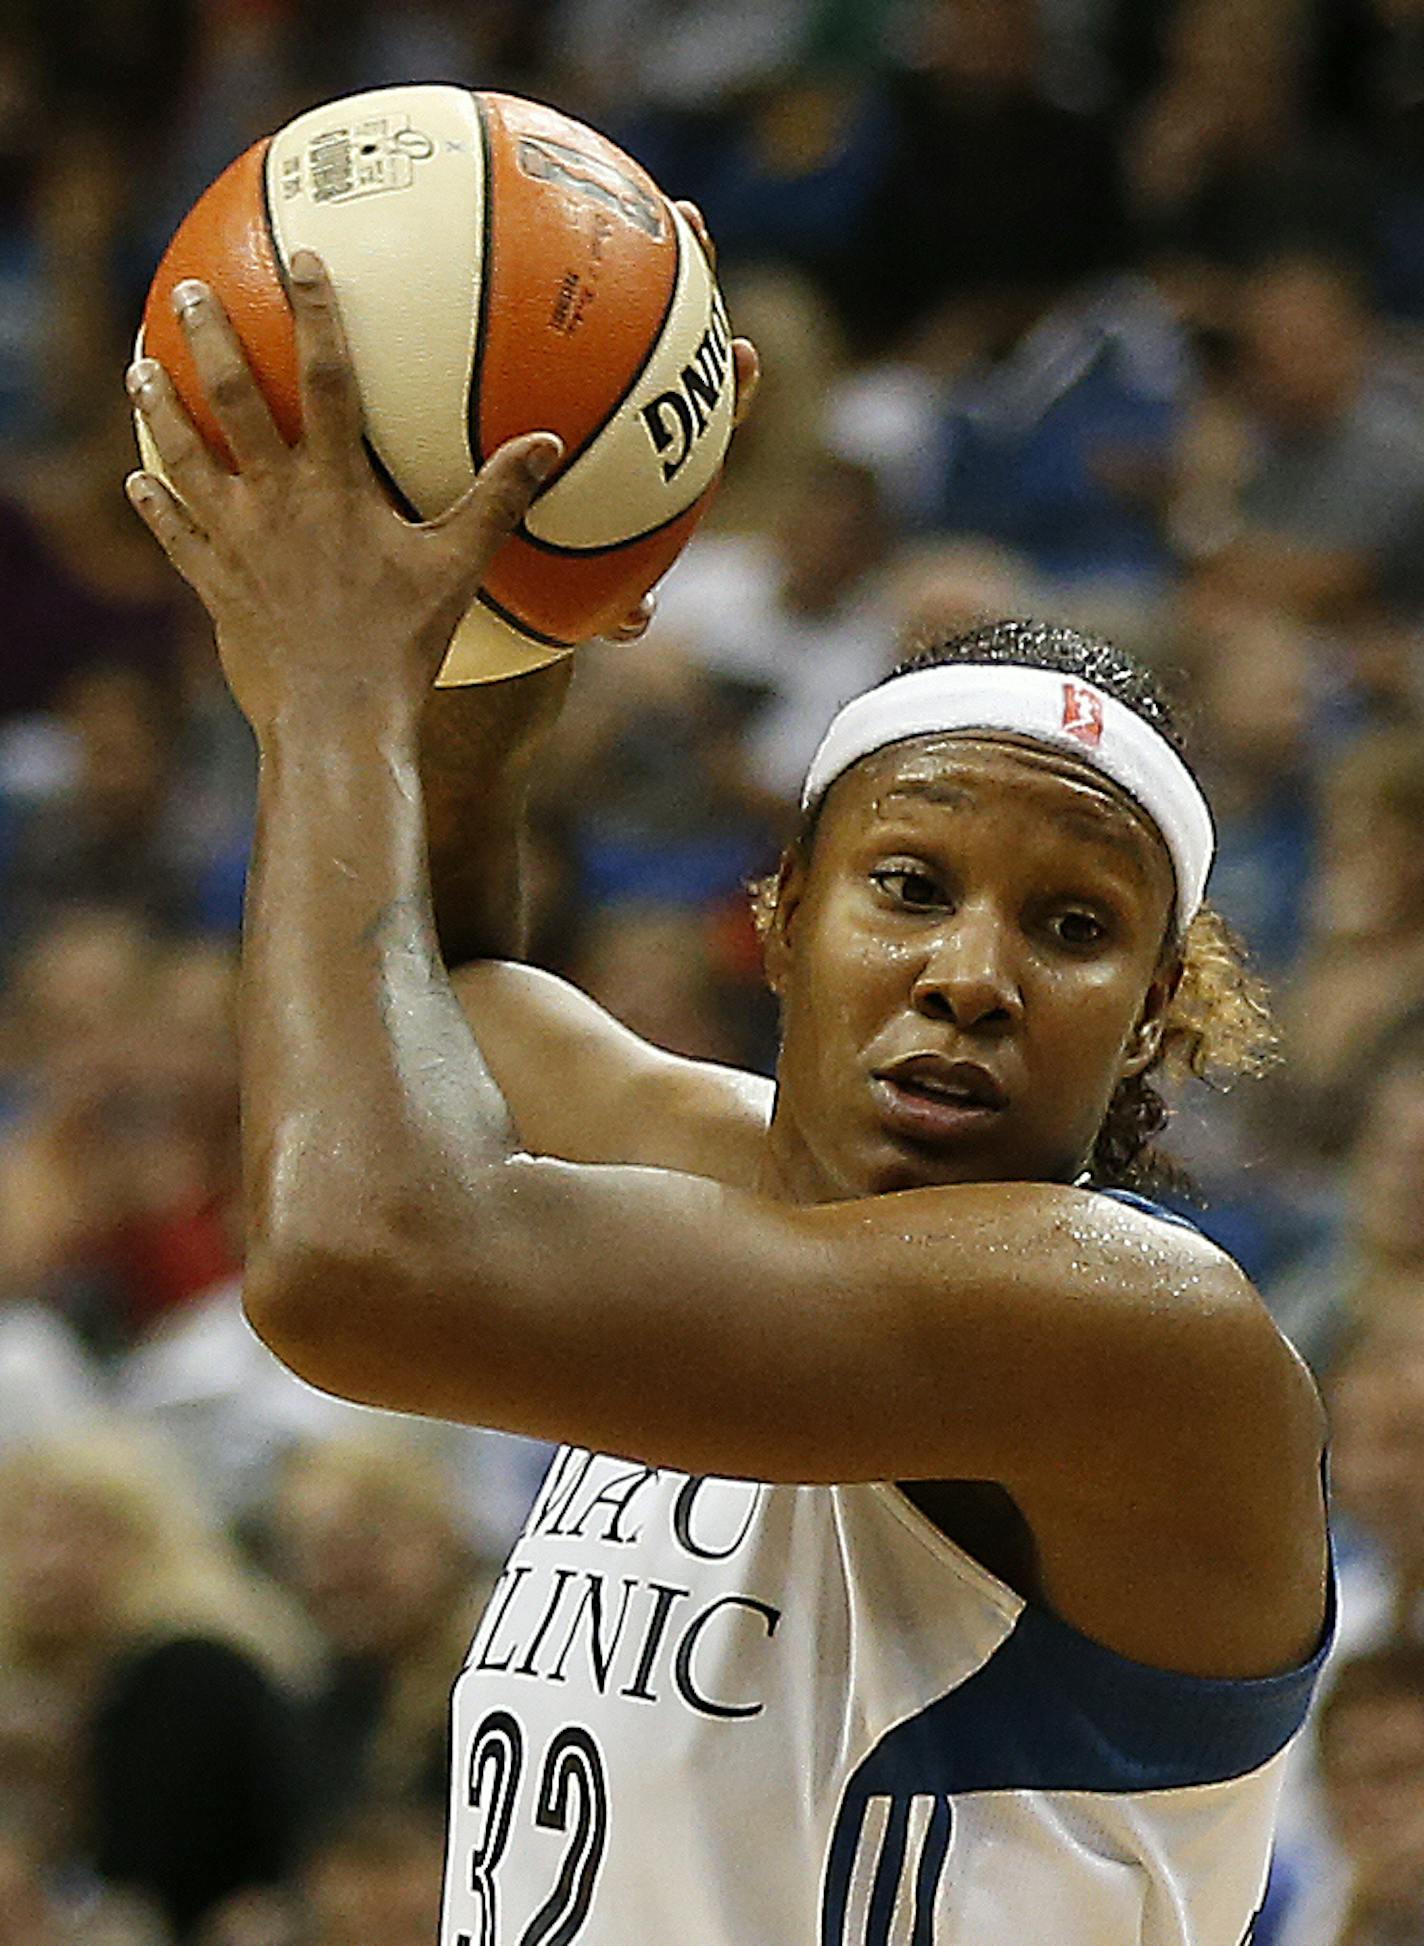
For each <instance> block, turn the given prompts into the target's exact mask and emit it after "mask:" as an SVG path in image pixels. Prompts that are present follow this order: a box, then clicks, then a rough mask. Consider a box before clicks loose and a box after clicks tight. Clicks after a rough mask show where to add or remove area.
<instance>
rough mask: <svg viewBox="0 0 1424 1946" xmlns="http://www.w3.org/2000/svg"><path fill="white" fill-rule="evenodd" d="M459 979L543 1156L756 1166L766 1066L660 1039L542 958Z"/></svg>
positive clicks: (766, 1098) (765, 1106)
mask: <svg viewBox="0 0 1424 1946" xmlns="http://www.w3.org/2000/svg"><path fill="white" fill-rule="evenodd" d="M452 984H453V986H454V989H455V993H456V996H457V998H458V999H459V1001H460V1005H461V1007H462V1008H463V1009H464V1012H465V1017H466V1019H467V1020H468V1021H469V1023H470V1026H471V1028H472V1030H473V1032H474V1035H475V1040H476V1042H477V1043H478V1046H479V1049H480V1053H481V1055H482V1057H483V1059H484V1061H485V1064H486V1066H487V1067H488V1068H489V1070H490V1072H491V1074H492V1075H493V1076H494V1079H495V1083H496V1085H497V1086H498V1088H499V1091H500V1093H501V1094H502V1095H503V1096H504V1099H505V1101H506V1103H507V1104H508V1107H509V1112H510V1115H511V1117H512V1119H513V1122H514V1125H515V1127H516V1129H517V1130H518V1132H519V1139H520V1141H521V1143H522V1144H523V1145H524V1146H525V1147H526V1148H527V1149H529V1150H530V1151H531V1152H532V1153H533V1154H535V1155H543V1156H558V1157H561V1158H562V1159H564V1160H565V1161H569V1162H589V1163H611V1162H624V1163H631V1164H646V1165H648V1166H650V1167H655V1168H665V1169H677V1170H687V1171H690V1172H692V1173H694V1174H712V1175H717V1176H728V1175H730V1176H733V1177H745V1176H746V1175H748V1173H749V1170H750V1156H749V1151H750V1149H751V1147H752V1146H753V1145H754V1144H755V1143H756V1142H757V1141H759V1139H760V1136H761V1134H762V1132H763V1130H764V1129H765V1125H766V1120H767V1116H768V1113H769V1103H770V1092H771V1089H770V1083H769V1082H767V1081H765V1080H763V1079H762V1078H761V1077H760V1076H758V1075H751V1074H743V1073H740V1072H738V1071H737V1070H735V1069H729V1068H722V1067H718V1066H716V1065H714V1064H713V1063H710V1062H704V1061H688V1060H683V1059H681V1058H679V1057H677V1056H675V1055H672V1054H668V1053H666V1052H664V1051H663V1050H662V1049H660V1048H656V1047H653V1046H652V1045H651V1044H650V1043H649V1042H647V1041H645V1040H643V1039H642V1037H641V1036H640V1035H638V1034H635V1033H633V1032H632V1031H631V1030H630V1029H629V1028H627V1027H625V1026H623V1024H622V1023H621V1022H620V1021H618V1020H615V1019H614V1017H613V1015H612V1014H610V1013H608V1012H607V1011H606V1010H605V1009H604V1008H603V1007H600V1006H599V1005H598V1004H597V1002H596V1001H594V1000H591V999H590V998H589V997H588V995H587V994H585V993H581V992H580V991H579V990H578V988H577V987H574V986H571V985H570V984H569V982H568V981H566V980H562V979H560V978H558V977H557V975H555V974H552V973H545V972H542V971H540V970H539V969H537V968H535V967H531V966H524V965H519V964H516V963H513V962H509V961H496V960H487V961H481V962H478V963H477V964H474V965H471V966H467V967H464V968H463V969H462V970H461V971H460V972H459V973H457V974H455V975H454V977H453V981H452Z"/></svg>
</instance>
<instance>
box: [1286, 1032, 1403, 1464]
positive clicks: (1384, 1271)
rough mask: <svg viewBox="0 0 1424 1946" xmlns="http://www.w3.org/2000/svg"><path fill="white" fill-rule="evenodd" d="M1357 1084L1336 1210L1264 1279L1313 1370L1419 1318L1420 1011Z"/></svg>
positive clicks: (1389, 1041) (1384, 1047)
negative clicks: (1310, 1242) (1378, 1331)
mask: <svg viewBox="0 0 1424 1946" xmlns="http://www.w3.org/2000/svg"><path fill="white" fill-rule="evenodd" d="M1365 1085H1366V1087H1367V1093H1366V1098H1365V1102H1364V1106H1363V1110H1362V1112H1361V1111H1359V1110H1357V1111H1356V1115H1355V1119H1356V1121H1357V1123H1358V1132H1357V1134H1356V1136H1355V1139H1354V1143H1353V1146H1352V1148H1351V1150H1350V1153H1349V1156H1348V1159H1347V1164H1346V1169H1345V1175H1344V1181H1345V1198H1344V1210H1343V1214H1342V1215H1340V1216H1339V1217H1338V1218H1337V1221H1336V1224H1335V1225H1334V1227H1333V1229H1332V1231H1331V1233H1330V1235H1329V1236H1328V1237H1327V1238H1326V1239H1324V1240H1322V1241H1321V1242H1320V1244H1319V1245H1318V1246H1317V1247H1316V1248H1315V1249H1313V1250H1310V1251H1306V1252H1304V1253H1303V1254H1301V1255H1300V1256H1299V1257H1298V1258H1297V1260H1296V1261H1295V1262H1294V1263H1293V1264H1291V1265H1290V1266H1289V1267H1288V1268H1287V1269H1286V1271H1285V1272H1284V1274H1282V1275H1280V1276H1278V1277H1276V1278H1274V1279H1272V1280H1271V1281H1270V1282H1268V1284H1267V1286H1266V1301H1267V1303H1268V1304H1269V1305H1270V1308H1271V1312H1272V1314H1273V1316H1274V1317H1275V1319H1276V1321H1277V1323H1278V1324H1279V1325H1280V1326H1281V1328H1282V1329H1283V1330H1284V1331H1285V1332H1286V1334H1287V1336H1288V1337H1289V1338H1290V1339H1291V1341H1292V1343H1293V1344H1294V1345H1295V1347H1296V1349H1297V1350H1298V1351H1299V1352H1300V1353H1301V1354H1302V1356H1303V1357H1305V1358H1306V1359H1307V1360H1308V1362H1309V1363H1310V1364H1311V1365H1312V1366H1313V1367H1314V1369H1315V1370H1316V1371H1317V1372H1325V1371H1328V1370H1329V1369H1330V1366H1331V1364H1332V1362H1333V1360H1334V1359H1335V1358H1336V1357H1337V1356H1338V1355H1339V1354H1340V1352H1341V1351H1342V1350H1343V1349H1344V1348H1345V1347H1346V1346H1347V1345H1348V1343H1349V1341H1350V1339H1351V1337H1352V1336H1353V1335H1354V1334H1355V1333H1356V1332H1357V1331H1359V1330H1361V1329H1372V1328H1377V1327H1379V1326H1381V1325H1383V1324H1386V1323H1395V1322H1401V1321H1402V1322H1406V1323H1407V1322H1408V1321H1409V1320H1410V1319H1411V1318H1412V1317H1414V1316H1416V1315H1417V1317H1418V1319H1419V1320H1420V1322H1421V1324H1424V1020H1421V1019H1420V1018H1419V1017H1418V1016H1416V1017H1415V1018H1414V1019H1413V1020H1412V1021H1411V1022H1409V1023H1407V1024H1406V1025H1405V1026H1404V1027H1402V1028H1401V1029H1400V1030H1398V1032H1397V1034H1396V1035H1395V1036H1394V1037H1393V1038H1391V1039H1387V1040H1386V1041H1385V1042H1384V1043H1383V1044H1382V1045H1381V1047H1380V1048H1379V1050H1378V1054H1377V1057H1376V1060H1375V1061H1374V1063H1373V1064H1372V1072H1371V1074H1370V1076H1369V1078H1368V1082H1367V1083H1366V1084H1365ZM1337 1460H1338V1454H1337ZM1420 1484H1421V1491H1424V1476H1421V1483H1420Z"/></svg>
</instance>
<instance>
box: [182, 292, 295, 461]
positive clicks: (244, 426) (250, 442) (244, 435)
mask: <svg viewBox="0 0 1424 1946" xmlns="http://www.w3.org/2000/svg"><path fill="white" fill-rule="evenodd" d="M173 308H174V310H175V311H176V312H177V313H178V320H179V323H180V324H181V325H182V327H183V333H184V336H185V337H186V338H187V341H188V350H189V351H190V352H191V354H192V357H193V363H194V364H195V365H196V366H197V368H198V377H199V378H200V379H201V380H202V385H203V391H204V393H205V394H206V396H207V401H208V404H209V406H210V407H211V408H212V414H213V417H214V418H215V419H216V420H217V422H218V425H219V427H220V428H221V431H222V436H223V438H224V439H225V440H226V441H227V444H228V450H229V451H230V452H231V454H232V457H233V459H234V461H235V462H236V465H237V470H238V472H239V473H259V472H261V471H262V470H263V469H264V468H270V467H271V466H272V465H273V464H274V463H275V462H276V461H278V460H280V459H281V458H282V457H283V455H284V454H285V453H286V450H287V447H286V442H285V441H284V439H283V438H282V435H281V434H280V433H279V432H278V430H277V427H276V424H275V422H274V420H273V418H272V413H271V410H270V408H269V407H268V404H267V401H266V400H265V399H264V398H263V396H262V394H261V392H260V391H259V390H258V387H257V380H256V379H255V378H254V377H253V375H252V367H251V366H250V365H249V364H248V362H247V354H246V352H245V351H244V350H243V349H242V346H241V345H240V344H239V342H238V338H237V333H236V332H235V331H234V330H233V328H232V326H231V325H230V324H229V323H228V318H227V313H226V312H225V311H224V310H223V307H222V305H221V304H220V303H219V302H218V300H217V298H216V297H214V295H213V293H212V292H211V291H210V290H209V289H208V287H207V285H206V284H202V283H199V282H198V280H197V279H196V278H194V277H188V278H185V279H184V280H183V282H182V283H181V284H176V285H175V286H174V289H173Z"/></svg>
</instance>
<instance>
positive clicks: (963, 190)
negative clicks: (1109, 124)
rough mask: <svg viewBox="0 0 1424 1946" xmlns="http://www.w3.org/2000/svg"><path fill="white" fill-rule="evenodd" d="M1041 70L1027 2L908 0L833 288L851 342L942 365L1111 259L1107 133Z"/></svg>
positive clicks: (1115, 250)
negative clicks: (1048, 86)
mask: <svg viewBox="0 0 1424 1946" xmlns="http://www.w3.org/2000/svg"><path fill="white" fill-rule="evenodd" d="M1043 66H1044V64H1043V45H1042V40H1041V25H1040V19H1039V11H1038V7H1037V5H1036V4H1035V0H919V4H918V5H917V6H916V7H915V8H914V10H913V29H912V34H911V51H910V57H909V59H908V61H907V62H906V64H905V65H904V67H903V68H902V69H901V70H900V71H899V72H897V73H896V75H895V76H894V78H893V80H892V82H891V84H890V88H889V93H888V98H887V105H888V114H889V133H888V141H889V156H888V159H887V162H886V165H885V167H884V169H883V171H882V172H881V174H880V179H879V183H878V187H877V190H876V193H875V195H874V197H873V198H872V199H871V201H870V203H869V205H868V207H867V210H866V215H865V221H864V229H863V237H862V243H861V247H860V249H859V250H858V251H856V252H855V253H853V254H848V255H847V256H846V258H845V260H844V265H843V273H842V280H841V284H840V287H839V291H838V295H839V301H840V304H841V307H842V310H843V312H844V315H845V317H846V318H847V320H848V321H849V323H850V326H851V329H852V334H853V336H854V338H855V341H856V342H857V344H858V345H859V346H861V347H865V348H872V349H873V350H874V351H875V353H876V354H877V355H880V356H883V355H884V353H885V352H886V350H900V351H908V352H909V353H910V355H911V356H913V357H914V358H916V359H917V360H919V361H921V362H926V363H928V364H929V365H930V366H931V367H932V368H933V369H935V370H937V371H939V372H941V373H946V374H948V373H953V372H955V371H957V370H958V369H959V368H960V367H961V366H962V365H963V364H964V363H965V361H966V359H967V358H969V357H970V356H973V355H975V354H978V353H980V352H984V351H987V350H991V349H993V348H994V347H997V346H1000V345H1002V344H1003V343H1004V342H1006V341H1012V339H1013V338H1015V337H1016V336H1017V335H1018V334H1019V333H1020V332H1021V331H1022V330H1023V328H1024V327H1025V326H1026V325H1027V324H1028V323H1029V322H1030V321H1031V320H1032V319H1033V318H1035V317H1036V316H1038V315H1039V313H1040V312H1041V311H1042V310H1043V308H1044V305H1045V303H1046V301H1048V300H1049V299H1050V298H1051V297H1053V296H1055V295H1056V294H1058V293H1059V292H1061V291H1062V290H1063V289H1065V288H1066V287H1067V286H1068V285H1070V284H1072V283H1074V282H1076V281H1078V280H1080V279H1082V278H1084V277H1086V276H1089V275H1091V274H1093V273H1097V272H1101V271H1103V270H1104V269H1107V268H1109V267H1111V266H1115V265H1117V264H1120V263H1121V262H1122V261H1123V255H1124V252H1123V228H1122V220H1121V198H1120V195H1119V189H1118V176H1117V164H1116V159H1115V157H1114V155H1113V151H1112V147H1111V144H1110V141H1109V137H1108V131H1107V129H1106V127H1105V126H1104V125H1103V124H1101V123H1099V122H1098V121H1097V120H1095V119H1094V118H1093V117H1092V116H1089V115H1085V114H1079V113H1074V112H1072V111H1071V110H1069V109H1066V108H1064V107H1062V106H1061V105H1059V104H1058V103H1056V102H1053V101H1050V100H1049V99H1048V97H1047V95H1046V93H1045V91H1044V85H1043Z"/></svg>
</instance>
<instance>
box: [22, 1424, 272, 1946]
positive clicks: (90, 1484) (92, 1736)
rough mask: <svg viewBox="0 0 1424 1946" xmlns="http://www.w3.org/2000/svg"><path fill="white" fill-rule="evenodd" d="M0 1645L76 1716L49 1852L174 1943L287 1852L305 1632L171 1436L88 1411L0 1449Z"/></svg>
mask: <svg viewBox="0 0 1424 1946" xmlns="http://www.w3.org/2000/svg"><path fill="white" fill-rule="evenodd" d="M0 1660H3V1663H4V1665H5V1666H6V1668H7V1669H8V1670H9V1671H11V1672H12V1675H20V1676H23V1677H25V1678H27V1679H29V1680H30V1681H32V1682H33V1683H36V1684H39V1685H42V1686H43V1687H44V1689H45V1690H46V1692H47V1693H48V1696H49V1698H50V1699H51V1703H52V1705H53V1707H54V1708H55V1709H56V1710H58V1711H59V1712H60V1720H61V1721H67V1723H68V1724H69V1725H70V1726H71V1735H72V1738H73V1745H72V1747H73V1749H74V1752H75V1762H76V1766H77V1777H76V1783H75V1788H74V1789H73V1790H72V1791H71V1792H69V1793H67V1794H66V1797H65V1809H66V1810H67V1812H68V1816H69V1819H70V1820H71V1824H70V1829H69V1832H68V1840H69V1843H68V1849H67V1853H66V1854H63V1855H61V1856H59V1857H56V1858H54V1859H53V1861H52V1864H53V1866H54V1867H55V1868H56V1869H64V1868H66V1867H68V1868H71V1869H72V1868H73V1867H75V1866H79V1865H86V1866H87V1867H88V1868H89V1869H90V1870H91V1871H92V1872H93V1873H94V1874H96V1875H97V1877H98V1878H99V1880H100V1881H101V1882H102V1883H105V1884H110V1885H115V1886H120V1887H129V1888H133V1889H135V1890H137V1891H138V1892H140V1893H142V1894H144V1895H145V1896H147V1897H149V1898H151V1899H152V1900H153V1901H154V1902H155V1903H156V1904H157V1906H158V1907H159V1908H160V1909H161V1911H162V1912H163V1914H164V1915H165V1917H166V1919H167V1921H168V1923H169V1924H170V1925H171V1926H172V1928H173V1931H174V1933H175V1935H176V1937H177V1939H178V1941H179V1942H180V1946H181V1943H182V1942H186V1941H187V1940H189V1939H191V1938H192V1937H193V1935H194V1932H195V1930H196V1928H197V1927H198V1925H199V1923H200V1921H202V1920H203V1919H204V1917H205V1915H207V1914H209V1913H210V1912H211V1911H212V1910H213V1908H214V1907H216V1906H217V1905H218V1904H219V1903H220V1902H221V1901H223V1900H225V1899H227V1898H229V1897H230V1896H231V1895H232V1894H234V1893H235V1892H238V1891H240V1890H242V1889H244V1888H248V1887H252V1886H263V1885H269V1884H275V1883H277V1882H279V1881H280V1880H281V1879H282V1877H283V1875H284V1874H285V1873H286V1872H287V1871H288V1870H289V1869H290V1867H291V1865H292V1863H293V1862H294V1857H295V1842H296V1834H297V1803H296V1796H295V1792H296V1769H295V1746H294V1743H293V1728H294V1726H293V1720H292V1717H291V1705H290V1700H289V1695H288V1692H287V1684H288V1682H289V1681H292V1680H294V1679H295V1678H296V1677H297V1676H298V1674H299V1673H300V1672H301V1671H302V1670H303V1669H304V1667H305V1666H306V1644H305V1640H304V1637H303V1635H302V1633H301V1631H300V1629H299V1628H298V1626H297V1624H296V1623H295V1621H294V1620H293V1619H292V1618H291V1616H290V1615H289V1614H288V1613H287V1611H286V1609H285V1607H284V1605H283V1604H282V1602H281V1601H280V1599H279V1598H278V1597H277V1595H276V1594H275V1593H273V1592H271V1591H269V1590H268V1589H267V1588H266V1586H265V1585H264V1584H263V1583H262V1582H260V1581H259V1580H257V1579H256V1578H255V1577H254V1575H253V1574H252V1573H251V1571H250V1570H248V1569H247V1568H245V1567H244V1566H243V1565H242V1564H241V1563H239V1561H238V1560H237V1558H236V1556H235V1555H234V1554H233V1553H232V1551H231V1549H230V1548H229V1546H228V1545H227V1543H226V1542H225V1541H223V1539H222V1538H221V1537H220V1535H219V1534H218V1533H217V1532H216V1531H215V1530H214V1529H213V1528H212V1527H211V1526H210V1525H209V1523H208V1521H207V1520H206V1518H205V1516H204V1514H203V1512H202V1510H201V1508H200V1505H199V1503H198V1502H197V1500H196V1499H195V1498H194V1497H192V1496H191V1495H190V1494H189V1493H188V1492H187V1490H186V1489H185V1488H184V1486H183V1485H182V1483H181V1470H180V1469H179V1467H178V1464H177V1460H176V1457H175V1456H174V1455H173V1454H172V1453H170V1452H169V1451H168V1450H167V1449H166V1448H163V1447H161V1446H158V1445H157V1444H155V1443H154V1442H152V1441H146V1440H144V1439H142V1438H141V1437H140V1436H139V1435H138V1434H137V1433H135V1432H133V1431H131V1430H128V1429H126V1428H122V1427H119V1426H110V1425H105V1424H103V1423H96V1424H93V1425H89V1426H86V1427H84V1428H83V1429H82V1430H80V1431H77V1432H75V1433H73V1434H71V1435H69V1436H67V1437H65V1438H63V1439H56V1440H51V1441H48V1442H44V1443H42V1444H37V1445H34V1446H32V1447H29V1448H26V1449H23V1450H20V1451H17V1452H14V1453H12V1454H11V1455H9V1456H8V1457H7V1458H5V1459H4V1460H3V1461H0Z"/></svg>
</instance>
